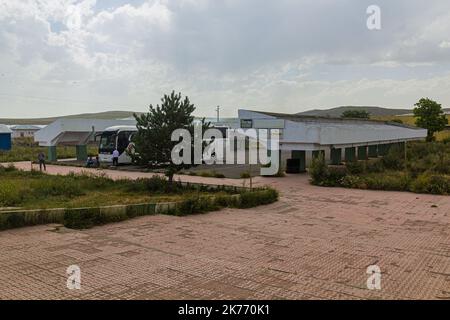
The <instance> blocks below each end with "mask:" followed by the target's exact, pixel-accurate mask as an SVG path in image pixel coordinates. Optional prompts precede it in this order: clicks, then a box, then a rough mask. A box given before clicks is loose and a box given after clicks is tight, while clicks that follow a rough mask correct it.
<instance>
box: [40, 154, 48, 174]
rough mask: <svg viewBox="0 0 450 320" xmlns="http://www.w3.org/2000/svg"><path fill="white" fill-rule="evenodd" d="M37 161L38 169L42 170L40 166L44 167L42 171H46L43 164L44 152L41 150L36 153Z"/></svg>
mask: <svg viewBox="0 0 450 320" xmlns="http://www.w3.org/2000/svg"><path fill="white" fill-rule="evenodd" d="M38 161H39V170H40V171H42V167H44V171H47V167H46V165H45V154H44V153H43V152H42V151H41V152H39V154H38Z"/></svg>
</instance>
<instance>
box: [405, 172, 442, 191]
mask: <svg viewBox="0 0 450 320" xmlns="http://www.w3.org/2000/svg"><path fill="white" fill-rule="evenodd" d="M411 191H413V192H417V193H432V194H449V193H450V178H449V177H446V176H440V175H433V174H429V173H425V174H422V175H420V176H418V177H417V179H415V180H414V181H413V182H412V184H411Z"/></svg>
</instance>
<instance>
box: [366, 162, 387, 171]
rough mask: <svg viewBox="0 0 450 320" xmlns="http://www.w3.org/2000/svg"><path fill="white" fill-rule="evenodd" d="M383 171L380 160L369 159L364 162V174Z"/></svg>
mask: <svg viewBox="0 0 450 320" xmlns="http://www.w3.org/2000/svg"><path fill="white" fill-rule="evenodd" d="M384 171H385V168H384V166H383V162H382V161H381V160H380V159H370V160H367V161H366V162H365V172H367V173H380V172H384Z"/></svg>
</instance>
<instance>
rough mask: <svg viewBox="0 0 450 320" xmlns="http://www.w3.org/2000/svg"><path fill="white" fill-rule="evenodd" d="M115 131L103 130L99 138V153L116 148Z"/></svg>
mask: <svg viewBox="0 0 450 320" xmlns="http://www.w3.org/2000/svg"><path fill="white" fill-rule="evenodd" d="M116 137H117V132H103V133H102V136H101V138H100V146H99V151H100V153H104V152H109V153H111V152H113V151H114V149H116Z"/></svg>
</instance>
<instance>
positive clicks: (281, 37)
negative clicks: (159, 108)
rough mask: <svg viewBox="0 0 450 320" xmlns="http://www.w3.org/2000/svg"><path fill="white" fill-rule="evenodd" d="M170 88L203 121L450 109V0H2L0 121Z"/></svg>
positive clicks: (136, 105)
mask: <svg viewBox="0 0 450 320" xmlns="http://www.w3.org/2000/svg"><path fill="white" fill-rule="evenodd" d="M370 5H377V6H378V7H379V8H380V21H381V29H379V30H370V29H369V28H368V27H367V20H368V18H370V17H371V13H369V14H368V13H367V8H368V7H369V6H370ZM172 90H175V91H176V92H181V93H182V94H183V95H187V96H189V98H190V100H191V102H192V103H194V104H195V106H196V107H197V110H196V115H200V116H214V115H215V108H216V106H217V105H220V106H221V115H222V116H226V117H233V116H237V109H239V108H246V109H255V110H265V111H276V112H285V113H297V112H301V111H306V110H310V109H326V108H331V107H336V106H340V105H365V106H383V107H391V108H412V107H413V105H414V103H415V102H417V101H418V100H419V99H420V98H421V97H430V98H432V99H435V100H437V101H438V102H440V103H441V104H442V105H443V107H450V1H448V0H428V1H423V0H370V1H366V0H339V1H336V0H277V1H261V0H128V1H125V0H97V1H95V0H0V118H5V117H22V118H30V117H44V116H58V115H67V114H76V113H85V112H101V111H108V110H111V111H112V110H129V111H146V110H147V109H148V106H149V105H150V104H153V105H156V104H157V103H159V102H160V99H161V97H162V96H163V95H164V94H165V93H170V92H171V91H172Z"/></svg>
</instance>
